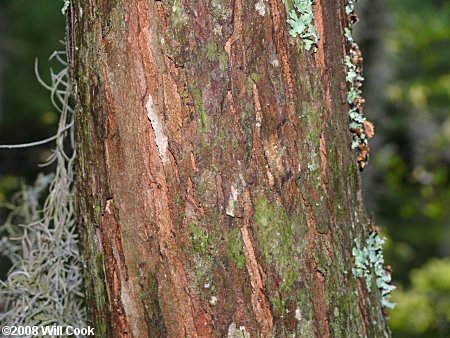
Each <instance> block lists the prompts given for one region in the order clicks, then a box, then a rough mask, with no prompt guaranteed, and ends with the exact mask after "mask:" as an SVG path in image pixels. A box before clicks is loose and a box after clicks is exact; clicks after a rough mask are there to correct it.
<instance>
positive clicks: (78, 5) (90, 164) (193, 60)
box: [67, 0, 388, 337]
mask: <svg viewBox="0 0 450 338" xmlns="http://www.w3.org/2000/svg"><path fill="white" fill-rule="evenodd" d="M256 5H257V6H256ZM261 6H262V7H261ZM286 6H291V7H292V1H285V4H284V3H283V1H282V0H268V1H263V0H261V1H259V2H258V3H257V4H256V3H255V1H247V0H233V1H231V0H212V1H206V0H200V1H193V0H174V1H167V0H165V1H153V0H147V1H144V0H129V1H107V0H103V1H86V0H72V1H71V4H70V8H69V10H68V12H67V16H68V26H69V31H68V51H69V58H70V63H71V69H72V74H73V79H74V83H75V85H74V95H75V101H76V106H77V113H76V114H77V115H76V127H77V137H78V163H79V166H78V202H79V203H78V204H79V215H80V217H79V227H80V234H81V240H82V253H83V259H84V262H85V284H86V293H87V303H88V307H89V312H90V320H91V321H92V324H93V325H94V326H95V327H96V336H99V337H101V336H103V337H112V336H115V337H122V336H128V337H165V336H168V337H210V336H215V337H226V336H228V337H249V336H251V337H272V336H274V337H287V336H292V335H294V336H297V337H357V336H358V337H359V336H361V337H363V336H367V337H382V336H386V335H388V333H387V329H386V322H385V318H384V316H383V314H382V309H381V305H380V301H379V298H380V294H379V292H378V290H377V289H376V287H375V286H374V287H373V289H372V290H371V292H369V290H367V289H366V287H365V283H364V282H361V281H359V280H356V279H355V278H354V277H353V276H352V273H351V270H352V264H353V257H352V253H351V250H352V247H353V244H354V242H353V240H354V238H356V237H365V236H366V234H367V230H366V228H367V223H368V219H367V217H366V214H365V211H364V209H363V203H362V201H361V197H360V196H361V194H360V178H359V171H358V166H357V163H356V160H355V157H354V155H353V154H352V151H351V149H350V143H351V135H350V132H349V131H348V123H349V120H348V115H347V111H348V106H347V105H346V89H345V88H346V86H345V73H344V68H343V64H342V60H343V57H344V55H345V53H346V51H345V46H344V41H345V40H344V36H343V30H344V21H345V17H344V1H342V0H341V1H331V0H316V1H315V5H314V15H315V20H314V23H315V28H316V29H317V31H318V33H319V34H320V37H321V39H320V41H319V44H318V50H317V52H316V53H313V52H312V51H309V52H308V51H306V50H304V48H302V43H301V40H300V39H299V38H297V39H294V38H293V37H291V36H290V35H289V34H288V30H289V27H288V25H287V23H286V21H287V12H288V11H287V9H286Z"/></svg>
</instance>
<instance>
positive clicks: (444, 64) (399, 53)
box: [0, 0, 450, 338]
mask: <svg viewBox="0 0 450 338" xmlns="http://www.w3.org/2000/svg"><path fill="white" fill-rule="evenodd" d="M61 6H62V2H61V1H55V0H39V1H30V0H0V144H10V143H23V142H30V141H35V140H39V139H43V138H46V137H49V136H52V135H53V134H54V133H55V131H56V122H57V120H58V114H57V113H56V111H55V110H54V108H53V107H52V105H51V103H50V100H49V95H48V92H47V91H46V90H45V89H44V88H43V87H41V85H40V84H39V83H38V81H37V80H36V77H35V74H34V62H35V58H37V59H38V60H39V69H40V74H41V76H42V77H43V78H44V79H46V78H47V79H48V74H49V72H48V68H49V67H50V66H51V64H50V63H49V62H48V61H47V59H48V56H49V55H50V54H51V53H52V52H53V51H54V50H61V49H64V45H63V44H61V43H60V40H62V39H64V35H65V18H64V16H63V15H62V14H61ZM358 14H359V17H360V18H361V21H360V23H358V24H357V25H356V32H355V33H356V36H357V39H356V40H357V41H358V42H359V44H360V47H361V49H362V51H363V55H364V58H365V61H364V75H365V77H366V82H365V85H364V96H365V97H366V99H367V104H366V108H365V114H366V116H367V117H368V119H369V120H371V121H373V122H374V123H375V128H376V129H375V131H376V135H375V138H374V139H373V141H372V142H371V146H372V150H371V154H372V155H371V159H370V164H369V166H368V168H367V169H366V170H365V171H364V172H363V174H362V178H363V183H364V194H365V198H366V202H367V207H368V209H369V211H370V212H372V213H373V214H374V220H375V224H376V225H377V226H379V227H381V228H382V234H383V235H384V236H386V237H387V238H388V241H387V244H386V248H385V256H386V257H385V258H386V263H387V264H390V265H391V266H392V267H393V270H394V272H393V279H394V284H395V285H396V286H397V290H396V291H394V293H393V301H395V302H397V307H396V308H395V309H394V310H392V311H389V316H390V325H391V329H392V331H393V336H394V337H396V338H402V337H405V338H406V337H411V338H414V337H423V338H425V337H427V338H428V337H429V338H431V337H450V325H449V322H450V259H449V253H450V212H449V208H450V185H449V180H450V177H449V171H450V169H449V168H450V1H448V0H427V1H424V0H371V1H369V0H361V1H360V2H359V4H358ZM53 66H55V67H57V65H56V64H53ZM51 147H52V144H51V143H50V144H49V145H45V146H39V147H34V148H28V149H22V150H0V205H3V204H5V203H7V202H8V201H10V199H11V197H12V195H13V194H14V192H15V191H17V190H18V189H19V188H20V185H21V182H25V183H27V184H32V183H33V181H34V179H35V178H36V175H37V174H38V173H39V172H43V171H50V170H51V168H39V167H38V166H37V165H38V164H39V163H42V162H44V161H45V159H46V158H47V157H48V155H49V152H50V150H51ZM5 215H6V210H5V209H1V210H0V223H1V219H4V217H5ZM0 235H1V234H0ZM0 264H1V266H0V277H1V278H4V277H5V273H6V271H7V269H8V267H9V264H8V262H7V261H6V260H0Z"/></svg>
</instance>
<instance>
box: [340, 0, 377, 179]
mask: <svg viewBox="0 0 450 338" xmlns="http://www.w3.org/2000/svg"><path fill="white" fill-rule="evenodd" d="M356 2H357V0H347V3H346V6H345V13H346V15H347V27H345V28H344V36H345V38H346V40H347V42H348V44H349V46H350V48H349V51H348V54H347V55H346V56H345V58H344V65H345V68H346V76H345V81H346V82H347V88H348V93H347V103H348V104H349V106H350V109H349V112H348V114H349V118H350V125H349V129H350V131H351V132H352V145H351V147H352V149H353V150H355V151H356V153H357V160H358V164H359V167H360V169H361V170H362V169H364V167H365V166H366V164H367V161H368V159H369V155H368V154H369V145H368V139H369V138H371V137H372V136H373V124H372V123H370V122H369V121H367V120H366V118H365V117H364V116H363V109H362V106H363V104H364V102H365V100H364V99H363V97H362V90H361V88H362V83H363V81H364V77H363V76H362V66H361V62H362V57H361V52H360V50H359V47H358V45H357V44H356V43H355V42H354V40H353V37H352V26H353V24H354V23H355V22H356V21H357V18H356V14H355V3H356Z"/></svg>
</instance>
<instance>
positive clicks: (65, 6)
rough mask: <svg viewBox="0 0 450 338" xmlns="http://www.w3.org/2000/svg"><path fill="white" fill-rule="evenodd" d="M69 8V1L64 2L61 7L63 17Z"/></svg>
mask: <svg viewBox="0 0 450 338" xmlns="http://www.w3.org/2000/svg"><path fill="white" fill-rule="evenodd" d="M69 6H70V0H64V3H63V6H62V8H61V13H62V14H63V15H65V14H66V11H67V10H68V9H69Z"/></svg>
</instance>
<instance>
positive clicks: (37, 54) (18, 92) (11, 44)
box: [0, 0, 65, 193]
mask: <svg viewBox="0 0 450 338" xmlns="http://www.w3.org/2000/svg"><path fill="white" fill-rule="evenodd" d="M0 32H1V34H0V91H1V93H0V144H10V143H24V142H30V141H35V140H39V139H44V138H46V137H49V136H52V135H53V134H54V133H55V130H56V122H57V119H58V114H57V113H56V112H55V110H54V108H53V107H52V105H51V102H50V100H49V99H48V93H47V91H46V89H45V88H43V87H42V86H41V85H40V84H39V83H38V81H37V80H36V76H35V74H34V63H35V59H36V58H37V59H38V60H39V68H40V70H41V73H42V77H43V78H44V80H46V81H48V80H49V72H48V69H49V67H50V63H49V62H48V57H49V55H50V54H51V53H52V52H53V51H54V50H61V49H64V48H65V47H64V46H63V45H62V44H61V43H60V40H63V39H64V35H65V17H64V16H63V15H61V1H55V0H39V1H29V0H1V1H0ZM50 148H51V145H49V146H42V147H37V148H31V149H24V150H13V151H12V150H1V151H0V163H1V166H0V179H1V177H3V175H6V174H9V175H17V176H27V177H28V178H29V182H30V183H31V182H32V181H34V178H35V176H36V174H37V172H38V171H42V169H39V168H38V167H37V164H38V163H40V162H43V160H44V159H45V156H46V152H45V151H46V150H48V149H50ZM0 193H1V191H0Z"/></svg>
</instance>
